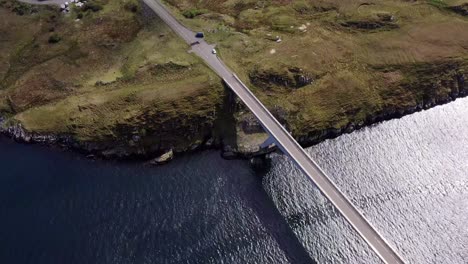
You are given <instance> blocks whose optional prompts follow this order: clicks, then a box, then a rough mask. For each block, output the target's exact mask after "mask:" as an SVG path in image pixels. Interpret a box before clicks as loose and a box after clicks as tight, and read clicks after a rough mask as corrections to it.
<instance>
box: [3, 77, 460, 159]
mask: <svg viewBox="0 0 468 264" xmlns="http://www.w3.org/2000/svg"><path fill="white" fill-rule="evenodd" d="M467 95H468V85H467V83H466V82H465V78H464V76H463V75H462V76H460V77H459V78H458V79H456V82H455V83H454V84H453V85H452V86H451V92H450V93H448V95H447V96H442V97H433V98H430V99H429V100H427V101H424V102H423V103H419V104H417V105H412V106H406V107H394V108H387V109H385V110H383V111H380V112H377V113H374V114H372V115H369V116H368V118H366V120H365V121H364V122H361V123H348V124H347V125H346V126H344V127H342V128H329V129H325V130H318V131H310V132H309V133H308V134H307V136H295V138H296V140H298V142H299V143H300V144H301V145H302V146H303V147H310V146H313V145H315V144H318V143H320V142H322V141H324V140H327V139H332V138H336V137H338V136H340V135H343V134H347V133H351V132H353V131H356V130H359V129H361V128H363V127H366V126H370V125H373V124H376V123H379V122H382V121H386V120H391V119H395V118H401V117H403V116H405V115H409V114H413V113H415V112H419V111H422V110H426V109H430V108H432V107H435V106H438V105H443V104H446V103H449V102H452V101H454V100H456V99H457V98H462V97H466V96H467ZM251 123H252V122H251ZM253 123H255V122H253ZM241 126H245V124H241ZM253 126H255V127H260V126H259V125H258V126H257V125H256V124H253ZM242 129H245V127H243V128H242ZM250 132H251V131H250ZM0 133H1V134H3V135H5V136H7V137H10V138H12V139H14V140H15V141H17V142H19V143H26V144H43V145H53V146H59V147H62V148H66V149H71V150H73V151H76V152H79V153H82V154H84V155H87V156H88V157H90V158H94V157H97V158H103V159H115V160H145V161H149V162H150V163H151V164H156V165H160V164H165V163H167V162H169V161H170V160H172V159H173V158H174V157H176V156H178V155H182V154H185V153H190V152H196V151H201V150H207V149H215V150H220V151H221V156H222V157H223V158H226V159H251V158H253V157H256V156H263V155H265V154H268V153H270V152H273V151H275V148H271V149H260V148H259V147H258V146H250V147H249V148H247V149H250V151H245V148H244V149H243V150H240V149H239V148H238V147H236V146H232V145H228V144H225V143H223V142H222V140H220V139H217V138H213V137H209V138H207V139H206V140H205V141H203V142H198V143H194V144H192V145H191V147H190V148H187V149H174V148H165V149H157V150H153V151H147V150H145V149H142V148H135V147H132V146H125V145H122V144H115V142H81V141H78V140H76V139H75V138H74V137H73V136H72V135H61V134H40V133H34V132H29V131H27V130H26V129H25V128H24V127H23V126H22V125H21V124H20V123H15V124H9V122H8V121H7V119H6V118H5V117H0Z"/></svg>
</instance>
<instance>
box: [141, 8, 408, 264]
mask: <svg viewBox="0 0 468 264" xmlns="http://www.w3.org/2000/svg"><path fill="white" fill-rule="evenodd" d="M143 1H144V2H145V3H146V4H147V5H148V6H149V7H150V8H151V9H152V10H154V12H155V13H156V14H157V15H158V16H159V17H160V18H161V19H162V20H163V21H164V22H166V23H167V24H168V25H169V26H170V27H171V28H172V29H173V30H174V31H175V32H176V33H177V34H178V35H179V36H180V37H182V38H183V39H184V40H185V41H186V42H187V43H188V44H190V43H193V42H195V41H199V42H200V43H199V44H196V45H193V46H192V51H193V52H194V53H195V54H197V55H198V56H199V57H201V58H202V59H203V60H204V61H205V62H206V63H207V64H208V65H209V66H210V67H211V68H212V69H213V70H214V71H215V72H216V73H217V74H218V75H219V76H220V77H221V78H223V79H224V81H225V82H226V84H228V85H229V86H230V87H231V89H232V90H233V91H234V92H235V93H236V94H237V96H238V97H239V98H240V99H241V100H242V101H243V102H244V103H245V104H246V105H247V107H248V108H249V109H250V110H251V111H252V112H253V114H254V115H255V116H256V117H257V118H258V119H259V120H260V122H261V123H262V125H263V127H264V129H265V130H266V131H267V132H268V133H269V134H270V135H271V136H272V137H274V139H275V141H276V143H277V146H278V147H279V148H280V149H281V150H282V151H283V152H284V153H285V154H287V155H289V157H291V158H292V159H293V160H294V162H295V163H296V164H297V165H298V166H299V167H300V168H301V169H302V171H303V172H304V173H305V174H306V175H307V176H308V177H309V178H310V180H312V182H313V183H314V184H315V185H316V186H317V187H318V188H319V189H320V190H321V191H322V193H323V194H324V195H325V196H326V197H327V198H328V200H330V202H331V203H332V204H333V205H334V206H335V207H336V208H337V209H338V211H339V212H340V213H341V214H342V215H343V216H344V217H345V218H346V220H347V221H348V222H349V223H350V224H351V225H352V226H353V227H354V229H355V230H356V231H357V232H358V233H359V234H360V235H361V236H362V238H363V239H364V240H365V241H366V242H367V243H368V244H369V246H370V247H371V248H372V249H373V250H374V251H375V252H376V253H377V254H378V255H379V257H380V258H381V259H382V260H383V261H384V262H385V263H404V261H403V259H402V258H401V257H400V256H399V255H398V253H397V252H396V251H395V250H394V249H393V248H392V247H391V246H390V245H389V243H388V242H387V241H386V240H385V239H384V238H383V237H382V236H381V235H380V234H379V233H378V232H377V230H376V229H375V228H374V227H373V226H372V225H371V224H370V223H369V222H368V221H367V220H366V219H365V218H364V216H363V215H362V214H361V213H360V212H359V210H358V209H357V208H356V207H355V206H354V205H353V204H352V203H351V202H350V201H349V200H348V199H347V198H346V197H345V196H344V194H343V193H342V192H341V191H340V190H339V189H338V188H337V187H336V186H335V184H334V183H333V182H332V181H331V180H330V179H329V177H328V176H327V175H325V173H324V172H323V171H322V169H320V168H319V167H318V165H317V164H316V163H315V162H314V161H313V160H312V159H311V158H310V157H309V155H307V153H306V152H305V151H304V149H303V148H302V147H301V146H300V145H299V144H298V143H297V141H296V140H295V139H294V138H293V137H292V136H291V135H290V134H289V132H287V131H286V130H285V129H284V127H283V126H282V125H281V124H280V123H279V122H278V121H277V120H276V119H275V118H274V117H273V115H272V114H271V113H270V112H269V111H268V110H267V109H266V107H265V106H264V105H263V104H262V103H261V102H260V101H259V100H258V99H257V97H255V95H254V94H253V93H252V92H251V91H250V90H249V88H248V87H247V86H246V85H244V84H243V83H242V81H241V80H240V79H239V78H237V76H236V75H235V74H234V73H233V72H231V71H230V70H229V68H228V67H226V65H224V63H223V62H222V61H221V60H220V59H219V58H218V57H217V56H216V55H214V54H212V49H213V46H212V45H209V44H207V43H206V42H205V41H204V40H200V39H197V38H195V33H194V32H192V31H190V30H189V29H188V28H186V27H185V26H183V25H182V24H181V23H179V22H178V21H177V20H176V18H175V17H173V16H172V15H171V13H170V12H169V11H168V10H167V9H166V8H165V7H164V5H163V4H162V3H161V2H160V1H159V0H143Z"/></svg>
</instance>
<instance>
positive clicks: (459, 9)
mask: <svg viewBox="0 0 468 264" xmlns="http://www.w3.org/2000/svg"><path fill="white" fill-rule="evenodd" d="M448 9H450V10H452V11H453V12H455V13H457V14H460V15H462V16H468V3H465V4H462V5H459V6H451V7H449V8H448Z"/></svg>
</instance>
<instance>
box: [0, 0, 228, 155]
mask: <svg viewBox="0 0 468 264" xmlns="http://www.w3.org/2000/svg"><path fill="white" fill-rule="evenodd" d="M95 2H96V3H98V4H100V5H102V7H103V8H102V10H100V11H97V12H93V11H87V12H85V13H82V14H81V15H80V16H82V19H80V20H79V21H76V18H77V17H78V14H79V12H73V13H72V14H70V15H67V16H64V15H61V14H59V13H58V11H56V10H55V9H52V8H43V7H41V8H39V10H38V12H35V13H33V14H25V15H22V16H18V15H17V14H16V13H15V12H12V11H11V7H10V6H8V3H7V4H4V5H3V7H1V8H0V13H1V14H0V16H2V21H3V20H4V21H6V23H7V24H5V23H4V24H2V25H0V30H1V31H2V32H6V33H7V37H6V38H5V39H6V41H5V42H1V44H0V45H1V46H0V49H1V50H0V54H2V58H1V60H2V61H1V62H2V63H1V65H7V66H9V67H5V68H4V69H3V68H2V69H1V71H0V80H1V84H2V88H1V89H0V112H1V113H2V115H7V116H10V117H11V118H12V120H16V121H20V122H21V123H22V124H23V125H24V127H25V128H26V129H27V130H29V131H34V132H39V133H62V134H69V135H73V136H74V137H75V138H76V139H79V140H81V141H90V142H97V141H108V142H112V141H116V142H117V141H126V140H130V138H132V137H133V136H135V135H138V136H140V137H141V138H142V140H141V141H140V144H142V145H143V147H145V146H151V145H155V146H156V145H158V144H159V145H160V144H161V142H162V141H164V143H165V144H167V145H168V146H171V145H172V146H174V147H179V148H186V147H189V146H190V144H192V143H193V142H196V141H197V140H202V139H203V138H204V137H205V136H206V134H208V133H209V132H210V131H208V130H209V129H211V128H212V127H213V123H214V119H215V118H216V115H217V113H216V109H217V108H218V107H219V104H220V103H221V101H222V99H221V96H222V93H223V88H222V84H221V80H220V79H219V78H218V77H217V76H216V75H215V74H214V73H213V72H212V71H210V70H209V69H208V68H207V67H206V66H205V65H204V64H203V63H202V62H201V61H200V60H199V59H198V58H197V57H195V56H194V55H192V54H189V53H188V52H187V51H188V46H187V45H186V44H185V43H184V42H183V41H181V40H179V39H178V38H177V37H176V36H175V35H174V33H173V32H172V31H170V30H169V29H168V27H167V26H165V25H164V24H163V23H162V21H160V20H159V19H152V20H151V21H145V20H144V18H142V17H141V16H140V15H139V13H138V12H133V11H132V10H131V9H130V10H129V8H125V6H127V7H128V4H129V2H131V3H133V4H134V5H136V6H137V7H138V2H137V1H128V0H127V1H125V0H122V1H95ZM11 3H14V2H10V4H11ZM80 13H81V12H80ZM3 18H5V19H3ZM10 29H12V30H11V31H10ZM52 34H54V35H57V36H60V41H59V42H57V43H49V41H48V40H49V38H50V36H51V35H52ZM13 47H16V48H13ZM175 131H177V133H175ZM210 133H211V132H210ZM129 144H133V143H132V142H129Z"/></svg>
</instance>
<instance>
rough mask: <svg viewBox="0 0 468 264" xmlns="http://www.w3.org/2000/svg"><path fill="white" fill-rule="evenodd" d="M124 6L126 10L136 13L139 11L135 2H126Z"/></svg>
mask: <svg viewBox="0 0 468 264" xmlns="http://www.w3.org/2000/svg"><path fill="white" fill-rule="evenodd" d="M124 8H125V10H127V11H130V12H132V13H136V12H137V11H138V5H137V4H135V3H126V4H125V6H124Z"/></svg>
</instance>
